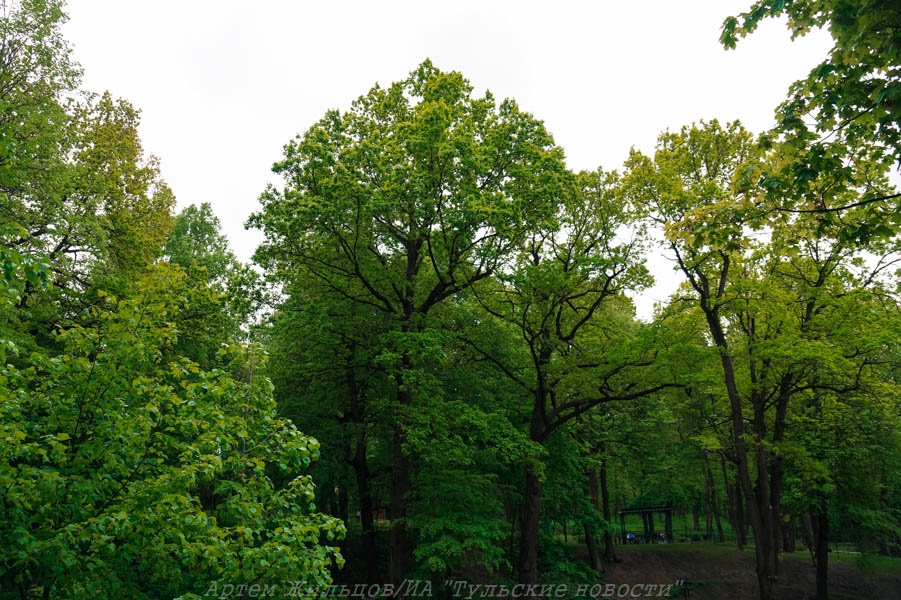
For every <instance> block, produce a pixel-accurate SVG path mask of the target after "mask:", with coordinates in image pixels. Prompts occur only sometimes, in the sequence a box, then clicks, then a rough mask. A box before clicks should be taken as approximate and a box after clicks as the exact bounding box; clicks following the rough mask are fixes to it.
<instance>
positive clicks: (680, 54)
mask: <svg viewBox="0 0 901 600" xmlns="http://www.w3.org/2000/svg"><path fill="white" fill-rule="evenodd" d="M750 3H751V0H681V1H676V0H630V1H613V0H594V1H589V0H583V1H567V0H557V1H556V2H554V3H551V2H548V1H547V0H544V1H542V2H538V1H532V0H518V1H492V0H481V1H480V2H477V1H471V0H456V1H454V2H441V3H437V2H435V3H433V2H427V1H426V0H418V1H413V0H411V1H387V0H385V1H376V0H369V1H365V0H340V1H317V2H313V1H304V0H294V1H289V0H257V1H255V2H247V1H243V2H237V1H234V0H157V1H155V2H146V1H140V2H139V1H137V0H69V4H68V14H69V16H70V21H69V23H68V24H67V25H66V27H65V35H66V37H67V39H68V40H69V41H70V42H71V44H72V46H73V48H74V57H75V59H76V60H77V61H78V62H79V63H81V65H82V67H83V68H84V71H85V76H84V81H83V87H84V88H85V89H88V90H91V91H96V92H102V91H104V90H109V91H110V92H111V93H112V94H113V95H114V96H119V97H123V98H125V99H127V100H129V101H130V102H131V103H132V104H133V105H135V106H136V107H137V108H139V109H140V110H141V114H142V126H141V136H142V140H143V142H144V147H145V150H146V151H148V152H149V153H152V154H155V155H156V156H158V157H159V158H160V159H161V162H162V171H163V176H164V178H165V179H166V181H167V182H168V183H169V185H170V186H172V188H173V190H174V192H175V194H176V196H177V198H178V203H179V207H184V206H187V205H189V204H192V203H196V204H200V203H201V202H209V203H210V204H211V205H212V206H213V209H214V211H215V212H216V214H217V216H218V217H219V219H220V220H221V222H222V227H223V232H224V233H225V234H226V235H227V236H228V238H229V240H230V243H231V246H232V249H233V250H234V251H235V253H236V254H237V255H238V257H239V258H240V259H242V260H248V259H249V258H250V255H251V254H252V253H253V250H254V248H255V247H256V245H257V243H258V242H259V240H260V235H259V233H258V232H256V231H246V230H245V229H244V227H243V224H244V221H245V220H246V218H247V217H248V215H250V213H251V212H253V211H255V210H256V209H257V207H258V204H257V197H258V196H259V194H260V193H261V192H262V191H263V188H264V187H265V186H266V184H267V183H268V182H270V181H272V182H276V181H277V179H276V178H275V177H274V176H273V175H272V173H271V172H270V167H271V165H272V163H273V162H275V161H276V160H278V159H279V158H280V156H281V150H282V146H283V145H284V144H285V143H286V142H287V141H289V140H290V139H291V138H293V137H294V136H295V135H296V134H299V133H303V132H304V131H306V129H307V128H309V127H310V126H311V125H312V124H313V123H315V122H316V121H317V120H319V118H320V117H322V115H323V114H324V113H325V111H326V110H328V109H330V108H339V109H345V108H348V107H349V105H350V103H351V102H352V101H353V100H354V99H355V98H357V97H358V96H360V95H362V94H364V93H365V92H367V91H368V90H369V89H370V88H371V87H372V85H373V84H374V83H376V82H379V83H381V84H383V85H387V84H390V83H391V82H393V81H397V80H399V79H403V78H404V77H405V76H406V75H407V74H408V73H409V72H410V71H412V70H413V69H414V68H415V67H416V66H417V65H418V64H419V63H421V62H422V61H423V59H425V58H431V59H432V61H433V62H434V63H435V65H436V66H437V67H439V68H441V69H443V70H457V71H461V72H462V73H463V74H464V75H465V76H466V77H467V78H468V79H469V80H470V81H471V82H472V84H473V85H474V86H475V87H476V90H477V91H478V92H479V93H481V92H482V91H484V90H485V89H489V90H491V91H492V92H493V93H494V95H495V96H496V97H498V98H504V97H512V98H515V99H516V100H517V101H518V103H519V105H520V107H521V108H523V109H524V110H527V111H529V112H531V113H532V114H534V115H535V116H536V117H538V118H539V119H542V120H543V121H544V122H545V124H546V126H547V128H548V130H549V131H550V132H551V133H552V134H553V135H554V138H555V140H556V142H557V143H558V144H559V145H561V146H562V147H563V148H564V149H565V151H566V155H567V158H568V162H569V165H570V167H571V168H573V169H594V168H597V167H598V166H603V167H604V168H606V169H613V168H620V167H621V165H622V162H623V160H624V159H625V158H626V155H627V153H628V150H629V148H630V147H632V146H635V147H637V148H639V149H642V150H644V151H646V152H650V151H651V150H652V149H653V146H654V143H655V141H656V138H657V135H658V134H659V133H660V132H662V131H664V130H666V129H678V128H680V127H681V126H682V125H685V124H689V123H691V122H695V121H698V120H700V119H711V118H718V119H720V120H721V121H725V120H733V119H740V120H741V121H742V122H743V123H744V124H745V126H746V127H747V128H749V129H751V130H752V131H762V130H764V129H766V128H768V127H770V126H771V125H772V124H773V109H774V108H775V107H776V105H777V104H778V103H779V102H780V101H781V100H782V99H783V98H784V97H785V94H786V90H787V88H788V85H789V84H790V83H791V82H792V81H795V80H796V79H800V78H801V77H803V76H804V75H805V74H806V73H807V72H808V71H809V70H810V68H811V67H813V66H814V65H815V64H816V63H818V62H819V61H820V60H821V59H822V57H823V56H824V55H825V53H826V50H827V48H828V47H829V45H830V43H829V38H828V35H826V34H825V33H822V32H817V33H816V34H813V35H810V36H808V37H807V38H804V39H801V40H797V41H795V42H791V40H790V36H789V33H788V31H787V30H786V29H785V28H784V27H783V26H782V25H781V23H776V22H770V23H766V24H765V25H764V26H763V27H761V29H760V31H759V32H758V33H756V34H755V35H753V36H751V37H750V38H747V39H745V40H744V41H743V42H742V43H740V44H739V47H738V49H737V50H736V51H728V52H727V51H725V50H723V48H722V47H721V46H720V45H719V41H718V38H719V33H720V26H721V24H722V22H723V19H724V18H725V17H726V16H728V15H730V14H738V13H739V12H741V11H743V10H745V9H746V8H747V6H748V5H749V4H750ZM649 264H651V265H653V266H654V271H655V272H657V273H658V277H659V278H660V279H661V280H662V281H663V283H662V284H661V285H660V286H658V287H656V288H654V289H652V290H650V291H649V293H647V294H645V295H644V296H643V299H642V300H641V301H640V302H639V312H640V314H642V315H643V316H647V315H648V314H649V313H650V308H651V305H652V302H653V301H663V300H665V299H666V296H667V295H668V294H669V293H670V291H672V281H673V278H672V277H671V274H670V273H668V271H669V267H668V266H667V265H666V263H665V262H664V261H662V260H659V258H658V260H653V259H652V260H651V261H650V262H649Z"/></svg>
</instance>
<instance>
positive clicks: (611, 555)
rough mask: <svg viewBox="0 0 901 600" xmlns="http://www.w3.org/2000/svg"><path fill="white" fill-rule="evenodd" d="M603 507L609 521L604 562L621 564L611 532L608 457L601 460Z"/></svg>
mask: <svg viewBox="0 0 901 600" xmlns="http://www.w3.org/2000/svg"><path fill="white" fill-rule="evenodd" d="M600 476H601V505H602V507H603V511H604V520H605V521H607V528H606V529H604V562H605V563H612V562H619V559H618V558H617V557H616V552H615V550H614V546H613V532H612V531H610V523H611V522H612V521H611V519H612V514H611V511H610V489H609V488H608V486H607V457H606V456H605V457H603V458H602V459H601V472H600Z"/></svg>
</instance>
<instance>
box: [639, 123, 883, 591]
mask: <svg viewBox="0 0 901 600" xmlns="http://www.w3.org/2000/svg"><path fill="white" fill-rule="evenodd" d="M757 152H758V150H757V148H756V146H755V145H754V144H753V143H752V140H751V137H750V135H749V134H748V133H747V132H746V131H744V130H743V129H742V128H741V126H740V125H738V124H737V123H733V124H730V125H727V126H726V127H722V126H720V125H719V123H717V122H715V121H713V122H710V123H706V124H702V125H701V126H694V127H685V128H683V129H682V130H681V132H679V133H665V134H663V135H661V136H660V139H659V143H658V148H657V152H656V153H655V156H654V158H653V160H652V159H650V158H648V157H645V156H643V155H640V154H638V153H633V155H632V157H631V158H630V175H629V186H630V189H631V193H632V194H634V196H635V197H636V199H641V200H643V201H644V203H645V204H646V205H648V206H650V207H652V211H653V212H654V214H655V216H656V218H657V219H658V220H659V221H660V223H661V225H663V226H664V228H665V231H666V234H667V245H668V247H669V249H670V251H671V252H672V253H673V254H674V256H675V259H676V261H677V264H678V266H679V268H680V270H681V271H682V273H683V274H684V276H685V278H686V281H687V283H688V285H689V286H690V288H689V289H690V290H691V292H692V296H693V300H692V303H693V304H694V305H695V306H696V308H697V309H698V310H700V312H701V313H702V314H703V316H704V319H705V321H706V324H707V333H708V335H709V340H710V341H712V343H713V345H714V346H715V347H716V349H717V350H718V352H719V358H720V363H721V367H722V378H723V379H722V381H723V384H724V388H725V394H726V397H727V398H728V401H729V405H730V409H731V419H732V430H731V435H732V447H733V448H734V452H735V460H736V466H737V470H738V474H739V479H740V481H741V487H742V492H743V494H744V496H745V497H746V498H747V499H748V508H749V516H750V521H751V524H752V527H753V529H754V535H755V541H756V555H757V573H758V584H759V588H760V594H761V598H771V597H772V596H773V594H774V589H775V588H774V583H775V582H776V576H777V574H778V552H779V547H780V541H781V539H782V530H781V529H782V525H781V524H782V523H783V517H784V511H783V508H782V490H783V488H784V484H785V476H786V468H787V465H786V461H785V456H786V454H785V453H784V451H781V450H779V449H780V448H783V446H784V445H785V444H786V443H788V437H787V436H788V434H789V431H788V425H789V423H790V422H791V419H790V415H791V410H792V401H793V400H794V401H801V400H803V399H805V398H806V397H807V396H808V395H809V394H811V393H816V392H817V391H823V390H831V391H832V392H834V393H843V394H846V393H851V392H853V391H855V390H860V389H861V388H862V386H863V385H864V382H865V379H864V377H863V376H864V375H865V374H868V373H870V372H871V371H872V370H873V369H874V368H875V367H876V365H877V364H878V362H875V359H874V358H873V351H874V350H873V349H872V348H868V349H864V346H863V345H857V346H856V348H857V349H856V350H852V349H848V350H846V351H842V350H840V348H842V347H843V346H845V344H848V343H850V344H851V345H852V347H854V346H855V343H856V342H854V341H853V340H855V339H858V340H863V339H866V336H865V335H864V331H862V330H860V329H858V327H857V325H854V324H852V329H853V330H854V331H855V333H853V334H850V332H849V331H848V330H847V329H845V328H843V327H837V326H836V323H835V322H834V321H832V320H831V319H833V318H835V315H836V314H837V313H836V311H840V312H844V309H841V308H840V307H841V306H845V303H846V302H848V301H849V298H851V297H852V296H853V293H862V294H864V295H866V294H869V293H874V292H878V291H879V290H885V289H886V288H885V286H884V285H883V284H880V278H881V277H882V276H883V274H884V273H885V272H886V270H887V269H890V268H891V265H893V264H896V263H897V247H896V242H895V241H893V240H892V239H891V237H889V238H888V239H887V238H886V237H885V236H884V235H874V236H872V238H871V240H870V243H869V249H870V250H871V251H873V252H876V253H878V254H876V258H875V260H874V261H873V262H872V263H871V264H868V263H867V262H866V261H864V260H862V257H861V256H860V255H859V250H858V248H857V244H858V243H859V237H858V236H857V235H856V234H855V233H851V234H849V233H848V232H849V231H851V232H854V231H855V230H856V228H857V227H858V224H859V219H866V218H867V215H866V214H858V213H866V211H867V208H866V207H865V206H859V207H856V208H850V209H848V212H846V213H844V214H843V216H841V217H836V218H835V219H825V218H822V216H821V215H819V214H804V213H801V214H799V215H798V216H791V213H786V212H777V213H773V212H772V211H769V210H768V209H767V208H766V207H761V206H760V205H759V204H758V203H757V202H755V201H754V198H755V196H754V194H753V193H750V194H748V193H745V192H747V190H745V189H744V188H743V187H742V181H741V177H740V174H741V173H742V172H743V171H745V170H748V168H749V165H751V166H750V168H751V169H756V168H758V167H757V166H755V164H754V161H756V160H758V159H757ZM736 182H737V183H736ZM849 196H850V193H848V194H846V195H845V196H844V198H846V199H847V198H848V197H849ZM764 227H766V230H765V232H764V233H762V234H756V235H755V232H754V229H757V230H762V229H763V228H764ZM852 292H853V293H852ZM880 293H882V292H880ZM840 322H843V321H840ZM852 323H853V322H852ZM860 325H862V324H860ZM849 334H850V337H848V336H849ZM704 343H709V342H708V341H705V342H704ZM843 352H844V353H845V354H843ZM796 403H797V402H796Z"/></svg>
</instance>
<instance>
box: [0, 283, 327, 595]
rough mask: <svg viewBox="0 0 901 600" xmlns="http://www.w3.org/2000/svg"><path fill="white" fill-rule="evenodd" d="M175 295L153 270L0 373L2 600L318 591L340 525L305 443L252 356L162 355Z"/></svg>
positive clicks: (250, 351) (171, 334)
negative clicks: (43, 349) (323, 509)
mask: <svg viewBox="0 0 901 600" xmlns="http://www.w3.org/2000/svg"><path fill="white" fill-rule="evenodd" d="M182 285H183V281H182V277H181V275H180V274H179V273H178V272H177V271H173V270H171V269H169V268H167V267H163V266H160V267H155V268H154V269H152V271H151V272H150V273H148V274H147V276H146V277H145V278H142V280H141V281H140V282H139V283H138V286H139V288H140V290H141V294H140V295H139V296H138V297H137V298H136V299H134V300H130V299H122V300H116V299H114V298H112V297H110V296H107V295H101V297H103V298H104V305H103V306H102V307H98V308H96V309H95V317H96V318H95V324H94V325H92V326H90V327H80V326H73V327H70V328H68V329H66V330H64V331H62V332H60V334H59V335H60V337H61V342H60V343H61V345H62V346H63V348H64V351H63V352H62V353H61V354H60V355H58V356H47V355H46V354H39V353H34V354H32V356H31V357H30V358H28V359H27V360H26V365H25V366H22V367H15V366H12V365H7V366H5V367H3V368H2V369H0V381H2V383H3V385H2V386H0V416H2V419H0V423H2V425H0V438H2V439H3V440H4V443H3V446H2V460H0V489H2V495H0V505H2V507H3V510H2V512H0V514H2V517H0V548H2V550H0V581H2V585H0V589H2V590H3V592H0V596H2V597H3V598H7V597H9V598H13V597H16V598H38V597H43V598H54V597H55V598H83V597H85V596H90V595H94V596H97V595H99V596H103V597H121V598H156V597H175V596H179V595H181V594H188V595H190V594H194V597H199V596H200V595H201V594H203V593H204V592H208V591H209V590H210V589H211V587H216V586H218V585H219V584H220V582H228V583H230V584H244V583H246V584H253V583H259V582H261V581H278V582H285V581H297V582H300V583H301V584H309V585H312V586H317V585H323V584H325V583H327V582H328V581H329V572H328V570H329V567H330V566H331V565H333V564H334V563H335V562H337V563H340V562H341V558H340V555H338V554H337V552H336V549H335V548H333V547H331V546H330V545H328V543H327V541H328V540H335V539H337V538H338V537H340V535H341V533H342V531H343V526H342V525H341V523H340V522H339V521H337V520H335V519H332V518H329V517H325V516H324V515H321V514H318V513H316V512H315V509H314V507H313V505H312V499H313V484H312V481H311V480H310V478H309V476H307V475H304V474H303V471H304V470H305V469H306V468H307V467H308V466H309V464H310V463H311V461H313V460H315V458H316V457H317V455H318V443H317V442H316V441H315V440H313V439H312V438H308V437H305V436H303V435H301V434H300V433H299V432H298V431H297V430H296V429H295V428H294V427H293V425H291V424H290V423H289V422H287V421H286V420H284V419H280V418H277V417H276V416H275V406H274V403H273V401H272V397H271V393H270V392H271V388H270V385H269V383H268V381H266V380H265V379H264V378H262V377H260V375H259V370H260V368H261V367H262V364H261V361H262V355H261V354H260V353H259V352H258V350H256V349H254V348H252V347H250V346H245V347H233V348H231V349H223V350H222V354H221V356H220V359H221V364H220V367H219V368H217V369H214V370H212V371H203V370H201V369H200V368H199V367H198V366H197V365H196V364H195V363H192V362H190V361H188V360H185V359H183V358H181V357H178V356H175V355H172V354H167V353H165V352H164V350H165V349H166V348H167V347H169V346H171V345H172V344H173V343H174V342H175V330H174V327H173V326H172V324H171V322H170V320H171V319H172V318H173V317H174V316H175V312H176V311H177V301H176V300H177V297H178V294H179V292H180V291H182V290H181V287H182ZM13 351H15V348H13ZM20 359H21V357H20ZM323 542H326V543H323Z"/></svg>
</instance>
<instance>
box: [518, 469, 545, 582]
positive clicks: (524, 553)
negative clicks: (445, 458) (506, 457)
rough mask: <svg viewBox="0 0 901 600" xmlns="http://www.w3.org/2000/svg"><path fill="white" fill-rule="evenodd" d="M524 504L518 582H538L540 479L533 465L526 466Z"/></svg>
mask: <svg viewBox="0 0 901 600" xmlns="http://www.w3.org/2000/svg"><path fill="white" fill-rule="evenodd" d="M524 500H525V504H524V506H523V509H524V510H523V515H522V528H521V530H520V538H519V583H525V584H534V583H538V520H539V519H540V518H541V480H540V479H538V474H537V473H536V472H535V465H534V464H532V463H529V464H528V465H527V466H526V486H525V498H524Z"/></svg>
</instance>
